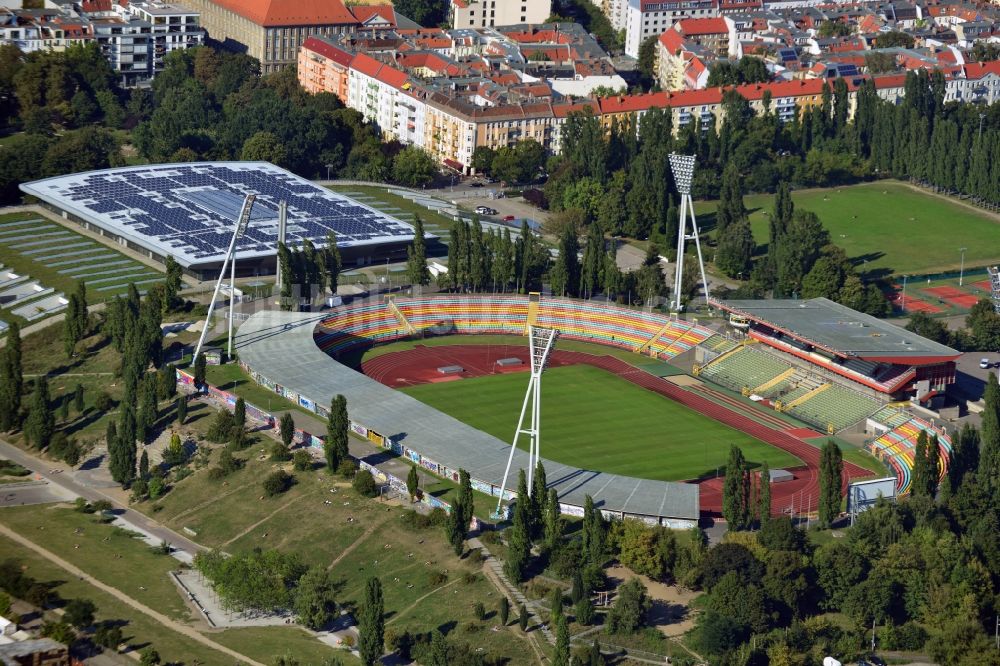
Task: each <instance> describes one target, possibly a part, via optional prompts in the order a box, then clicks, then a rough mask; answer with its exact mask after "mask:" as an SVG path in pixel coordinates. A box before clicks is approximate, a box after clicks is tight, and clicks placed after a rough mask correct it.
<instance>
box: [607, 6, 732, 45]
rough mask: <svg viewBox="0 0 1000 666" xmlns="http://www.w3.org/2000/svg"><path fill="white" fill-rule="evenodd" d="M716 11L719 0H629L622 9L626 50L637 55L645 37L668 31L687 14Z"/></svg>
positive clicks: (707, 14)
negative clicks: (623, 11) (624, 8)
mask: <svg viewBox="0 0 1000 666" xmlns="http://www.w3.org/2000/svg"><path fill="white" fill-rule="evenodd" d="M718 15H719V0H628V6H627V8H626V10H625V53H626V54H627V55H630V56H632V57H633V58H638V57H639V47H640V46H642V43H643V42H644V41H646V39H647V38H648V37H656V36H658V35H661V34H663V33H664V32H665V31H667V30H668V29H669V28H670V27H671V26H672V25H673V24H674V23H675V22H676V21H680V20H681V19H686V18H712V17H716V16H718Z"/></svg>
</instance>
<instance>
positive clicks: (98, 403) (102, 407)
mask: <svg viewBox="0 0 1000 666" xmlns="http://www.w3.org/2000/svg"><path fill="white" fill-rule="evenodd" d="M114 406H115V401H114V400H112V398H111V396H110V395H108V393H107V392H106V391H101V392H100V393H98V394H97V397H96V398H94V407H96V408H97V411H99V412H110V411H111V410H112V409H114Z"/></svg>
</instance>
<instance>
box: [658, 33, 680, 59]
mask: <svg viewBox="0 0 1000 666" xmlns="http://www.w3.org/2000/svg"><path fill="white" fill-rule="evenodd" d="M660 44H662V45H663V48H665V49H666V50H667V51H669V52H670V53H671V54H674V53H677V51H678V49H683V48H684V38H683V37H682V36H681V33H679V32H677V31H676V30H667V31H666V32H664V33H663V34H662V35H660Z"/></svg>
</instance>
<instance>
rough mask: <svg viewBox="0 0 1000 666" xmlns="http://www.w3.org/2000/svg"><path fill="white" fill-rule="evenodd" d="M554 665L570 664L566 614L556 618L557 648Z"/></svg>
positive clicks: (563, 665)
mask: <svg viewBox="0 0 1000 666" xmlns="http://www.w3.org/2000/svg"><path fill="white" fill-rule="evenodd" d="M552 666H569V628H568V627H567V626H566V616H565V615H559V618H558V619H557V620H556V648H555V652H554V653H553V655H552Z"/></svg>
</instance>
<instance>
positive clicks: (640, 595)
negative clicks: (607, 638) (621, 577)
mask: <svg viewBox="0 0 1000 666" xmlns="http://www.w3.org/2000/svg"><path fill="white" fill-rule="evenodd" d="M650 605H651V604H650V601H649V598H648V597H647V596H646V589H645V588H644V587H643V586H642V583H641V582H640V581H639V579H638V578H633V579H631V580H629V581H628V582H627V583H625V584H624V585H621V586H619V588H618V595H617V596H616V597H615V603H614V605H612V606H611V610H610V611H609V612H608V617H607V624H606V625H605V628H606V629H607V632H608V633H610V634H633V633H635V632H636V630H638V629H639V627H640V626H642V617H643V615H645V614H646V611H648V610H649V608H650Z"/></svg>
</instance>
